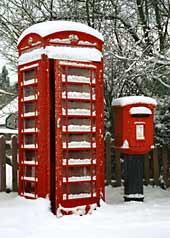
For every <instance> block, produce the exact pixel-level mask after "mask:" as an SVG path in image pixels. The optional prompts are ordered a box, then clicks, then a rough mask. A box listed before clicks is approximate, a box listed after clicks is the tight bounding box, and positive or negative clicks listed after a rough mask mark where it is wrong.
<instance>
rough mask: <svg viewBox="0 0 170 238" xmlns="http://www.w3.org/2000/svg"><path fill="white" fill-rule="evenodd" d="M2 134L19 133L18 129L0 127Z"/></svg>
mask: <svg viewBox="0 0 170 238" xmlns="http://www.w3.org/2000/svg"><path fill="white" fill-rule="evenodd" d="M0 134H18V130H13V129H8V128H0Z"/></svg>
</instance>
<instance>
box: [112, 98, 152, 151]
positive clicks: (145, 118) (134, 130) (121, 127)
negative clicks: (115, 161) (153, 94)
mask: <svg viewBox="0 0 170 238" xmlns="http://www.w3.org/2000/svg"><path fill="white" fill-rule="evenodd" d="M132 107H146V108H148V109H150V110H151V112H152V113H151V114H133V115H132V114H130V109H131V108H132ZM154 108H155V105H152V104H146V103H137V104H131V105H126V106H113V111H114V138H115V142H114V144H115V148H117V149H119V150H120V151H121V152H122V153H125V154H145V153H147V152H149V151H150V150H151V149H153V144H154V140H153V131H154V128H153V127H154V126H153V116H154ZM125 141H128V144H129V148H123V143H124V142H125Z"/></svg>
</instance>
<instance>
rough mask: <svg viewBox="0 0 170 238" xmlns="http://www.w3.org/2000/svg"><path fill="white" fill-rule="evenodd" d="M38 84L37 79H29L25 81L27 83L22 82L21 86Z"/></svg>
mask: <svg viewBox="0 0 170 238" xmlns="http://www.w3.org/2000/svg"><path fill="white" fill-rule="evenodd" d="M37 82H38V80H37V79H30V80H27V81H24V82H23V85H24V86H26V85H27V86H28V85H30V84H33V83H37ZM21 85H22V83H21Z"/></svg>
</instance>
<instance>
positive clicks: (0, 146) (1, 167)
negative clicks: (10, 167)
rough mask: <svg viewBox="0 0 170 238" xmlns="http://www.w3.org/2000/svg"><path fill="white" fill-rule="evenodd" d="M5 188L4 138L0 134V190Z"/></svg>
mask: <svg viewBox="0 0 170 238" xmlns="http://www.w3.org/2000/svg"><path fill="white" fill-rule="evenodd" d="M5 190H6V161H5V138H4V136H0V192H3V191H5Z"/></svg>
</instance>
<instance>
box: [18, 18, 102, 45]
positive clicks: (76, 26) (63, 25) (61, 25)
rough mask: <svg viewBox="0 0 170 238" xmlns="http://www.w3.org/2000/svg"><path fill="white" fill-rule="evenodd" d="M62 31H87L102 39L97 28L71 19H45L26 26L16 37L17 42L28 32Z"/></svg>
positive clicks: (48, 33) (45, 34)
mask: <svg viewBox="0 0 170 238" xmlns="http://www.w3.org/2000/svg"><path fill="white" fill-rule="evenodd" d="M62 31H78V32H83V33H87V34H89V35H92V36H94V37H96V38H98V39H100V40H101V41H104V40H103V36H102V34H101V33H100V32H98V31H97V30H95V29H93V28H91V27H89V26H87V25H85V24H82V23H78V22H72V21H46V22H41V23H37V24H35V25H32V26H30V27H29V28H27V29H26V30H25V31H23V33H22V34H21V36H20V37H19V39H18V44H19V43H20V42H21V40H22V39H23V38H24V37H25V36H26V35H28V34H30V33H36V34H38V35H40V36H41V37H45V36H48V35H50V34H52V33H55V32H62Z"/></svg>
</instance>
